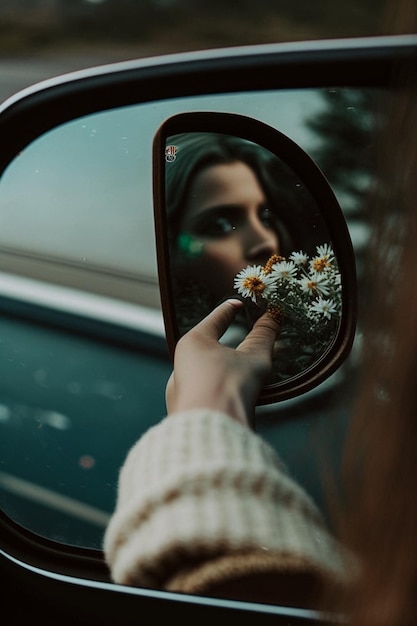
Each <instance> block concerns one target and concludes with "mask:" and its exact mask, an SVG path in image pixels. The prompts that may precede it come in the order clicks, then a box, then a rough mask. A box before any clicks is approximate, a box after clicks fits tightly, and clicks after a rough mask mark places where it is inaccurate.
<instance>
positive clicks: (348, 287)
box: [153, 112, 356, 404]
mask: <svg viewBox="0 0 417 626" xmlns="http://www.w3.org/2000/svg"><path fill="white" fill-rule="evenodd" d="M153 168H154V169H153V185H154V205H155V227H156V241H157V255H158V270H159V280H160V287H161V298H162V310H163V315H164V320H165V326H166V333H167V340H168V347H169V351H170V354H171V357H172V358H173V355H174V351H175V346H176V343H177V341H178V340H179V338H180V337H181V336H182V335H183V334H184V333H185V332H186V331H187V330H189V329H190V328H191V327H193V326H194V325H195V324H196V323H197V322H198V321H200V320H201V319H202V318H203V317H205V315H206V314H207V313H208V312H209V311H210V310H211V309H212V308H213V307H215V306H216V305H217V304H218V303H219V302H221V301H222V300H224V299H225V298H228V297H231V296H239V297H242V298H243V299H244V301H245V307H244V312H243V314H241V315H240V316H238V318H237V319H236V320H235V323H234V324H233V325H232V327H231V328H230V329H229V330H228V331H227V333H226V335H225V336H224V338H223V341H224V342H225V343H228V344H229V345H232V346H236V345H238V344H239V343H240V341H241V340H242V339H243V337H244V336H245V335H246V333H247V332H248V331H249V329H250V328H251V327H252V325H253V323H254V321H255V320H256V319H257V318H258V317H259V316H260V315H261V314H262V313H263V312H264V311H265V310H268V312H269V314H270V315H273V316H275V317H277V318H278V319H279V322H280V332H279V335H278V337H277V341H276V346H275V349H274V357H273V367H272V372H271V376H270V378H269V380H268V382H267V384H266V385H265V387H264V388H263V390H262V391H261V394H260V396H259V399H258V404H269V403H272V402H276V401H279V400H284V399H288V398H290V397H293V396H296V395H300V394H301V393H303V392H305V391H307V390H309V389H312V388H313V387H315V386H316V385H318V384H319V383H321V382H322V381H323V380H324V379H325V378H327V377H328V376H329V375H330V374H331V373H333V372H334V371H335V370H336V369H337V368H338V367H339V366H340V365H341V363H342V362H343V360H344V359H345V357H346V356H347V354H348V352H349V350H350V347H351V345H352V341H353V336H354V332H355V321H356V273H355V261H354V253H353V248H352V243H351V240H350V236H349V232H348V229H347V225H346V222H345V219H344V217H343V214H342V211H341V209H340V206H339V204H338V202H337V200H336V197H335V195H334V193H333V191H332V189H331V187H330V185H329V183H328V182H327V180H326V178H325V177H324V175H323V173H322V172H321V171H320V169H319V168H318V167H317V165H316V164H315V163H314V161H313V160H312V159H311V158H310V157H309V155H308V154H307V153H306V152H304V151H303V150H302V149H301V148H300V147H299V146H298V145H297V144H296V143H295V142H294V141H292V140H291V139H290V138H289V137H287V136H286V135H284V134H283V133H281V132H279V131H278V130H276V129H275V128H272V127H270V126H268V125H266V124H264V123H263V122H260V121H257V120H255V119H252V118H249V117H245V116H241V115H236V114H231V113H208V112H203V113H184V114H179V115H175V116H173V117H171V118H169V119H168V120H167V121H166V122H165V123H163V124H162V126H161V127H160V128H159V130H158V132H157V133H156V136H155V138H154V146H153Z"/></svg>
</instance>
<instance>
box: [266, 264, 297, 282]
mask: <svg viewBox="0 0 417 626" xmlns="http://www.w3.org/2000/svg"><path fill="white" fill-rule="evenodd" d="M296 274H297V267H296V265H295V263H294V261H280V262H279V263H275V265H273V266H272V272H271V276H273V278H274V280H279V279H283V280H292V279H293V278H295V277H296Z"/></svg>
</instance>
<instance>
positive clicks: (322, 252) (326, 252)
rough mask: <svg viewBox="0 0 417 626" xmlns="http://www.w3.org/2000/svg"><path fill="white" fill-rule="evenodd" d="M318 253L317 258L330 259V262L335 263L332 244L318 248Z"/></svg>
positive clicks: (325, 244)
mask: <svg viewBox="0 0 417 626" xmlns="http://www.w3.org/2000/svg"><path fill="white" fill-rule="evenodd" d="M316 251H317V256H325V257H327V258H328V259H329V261H333V259H334V252H333V248H332V247H331V245H330V244H328V243H324V244H322V245H321V246H317V248H316Z"/></svg>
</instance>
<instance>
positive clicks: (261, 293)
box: [234, 265, 275, 302]
mask: <svg viewBox="0 0 417 626" xmlns="http://www.w3.org/2000/svg"><path fill="white" fill-rule="evenodd" d="M274 282H275V281H274V279H273V278H272V276H271V275H265V274H264V272H263V270H262V267H261V266H260V265H251V266H249V267H246V268H245V269H244V270H242V271H241V272H239V274H238V275H237V276H236V278H235V281H234V287H235V289H237V291H238V293H240V295H241V296H243V297H244V298H251V299H252V300H253V302H256V300H257V299H258V298H267V297H268V296H269V295H270V294H271V293H272V291H273V284H274Z"/></svg>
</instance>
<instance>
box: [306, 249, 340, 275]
mask: <svg viewBox="0 0 417 626" xmlns="http://www.w3.org/2000/svg"><path fill="white" fill-rule="evenodd" d="M316 250H317V256H316V257H314V259H312V260H311V261H310V268H311V270H312V271H313V272H325V271H326V270H328V269H329V268H331V267H332V264H333V261H334V252H333V248H332V247H331V246H329V244H328V243H324V244H323V245H322V246H317V248H316Z"/></svg>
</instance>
